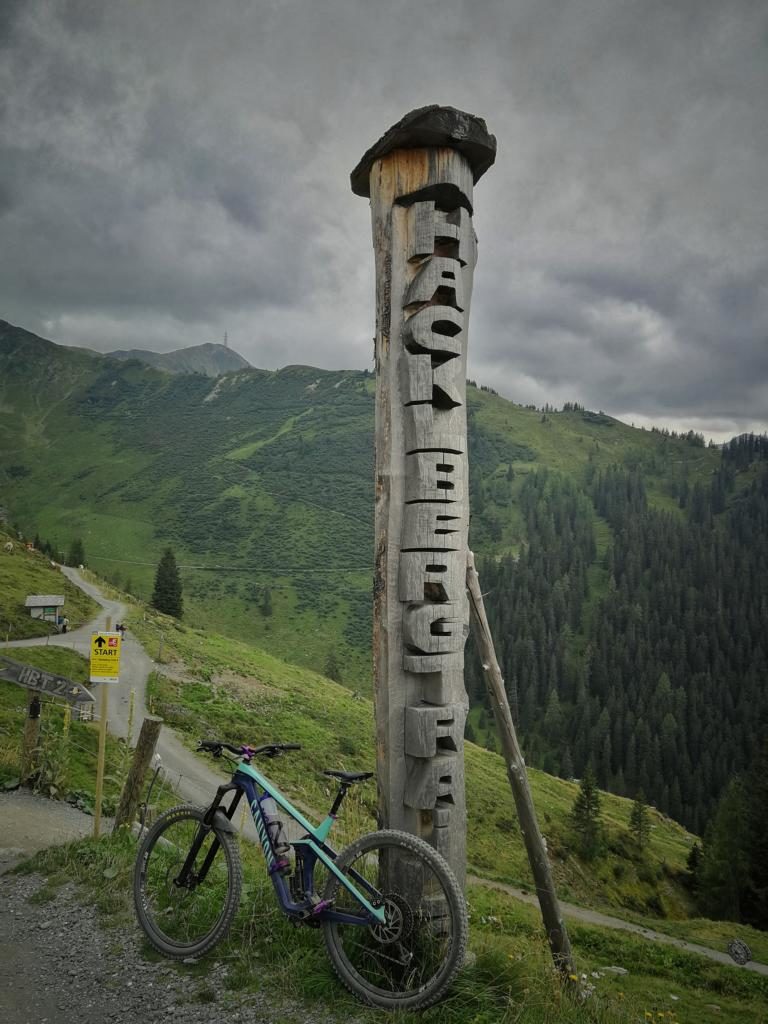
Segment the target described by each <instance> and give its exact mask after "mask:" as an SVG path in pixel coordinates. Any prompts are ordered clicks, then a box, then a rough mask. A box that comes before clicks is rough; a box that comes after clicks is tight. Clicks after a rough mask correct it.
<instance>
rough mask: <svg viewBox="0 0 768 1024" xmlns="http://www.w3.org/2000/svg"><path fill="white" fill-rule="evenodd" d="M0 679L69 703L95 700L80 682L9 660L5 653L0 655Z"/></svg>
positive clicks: (88, 702) (83, 702)
mask: <svg viewBox="0 0 768 1024" xmlns="http://www.w3.org/2000/svg"><path fill="white" fill-rule="evenodd" d="M0 679H6V680H8V682H10V683H18V685H19V686H24V687H26V688H27V689H28V690H37V691H38V692H39V693H46V694H48V696H50V697H63V698H64V699H65V700H68V701H69V702H70V703H71V704H92V703H93V701H94V700H95V698H94V696H93V694H92V693H91V692H90V691H89V690H86V688H85V687H84V686H83V685H82V684H81V683H74V682H72V680H71V679H67V678H66V677H65V676H57V675H55V674H54V673H53V672H45V671H43V669H40V668H35V667H34V666H33V665H27V664H24V663H22V662H19V661H11V659H10V658H6V657H5V655H0Z"/></svg>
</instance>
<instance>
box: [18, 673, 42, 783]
mask: <svg viewBox="0 0 768 1024" xmlns="http://www.w3.org/2000/svg"><path fill="white" fill-rule="evenodd" d="M39 737H40V698H39V697H38V695H37V694H36V693H33V694H32V696H31V697H30V700H29V708H28V710H27V717H26V719H25V721H24V735H23V736H22V740H21V781H22V782H26V781H27V780H28V779H29V777H30V776H31V775H32V774H33V773H34V770H35V751H36V750H37V743H38V739H39Z"/></svg>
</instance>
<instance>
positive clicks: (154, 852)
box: [133, 804, 242, 960]
mask: <svg viewBox="0 0 768 1024" xmlns="http://www.w3.org/2000/svg"><path fill="white" fill-rule="evenodd" d="M204 816H205V811H204V810H203V809H202V808H201V807H194V806H192V805H191V804H182V805H180V806H179V807H173V808H171V810H169V811H166V812H165V814H163V815H161V816H160V817H159V818H158V819H157V821H156V822H155V824H154V825H153V826H152V827H151V828H150V829H149V831H148V832H147V834H146V836H145V837H144V840H143V842H142V844H141V846H140V848H139V853H138V857H137V858H136V866H135V868H134V873H133V899H134V905H135V907H136V915H137V917H138V919H139V924H140V925H141V927H142V928H143V930H144V932H145V934H146V936H147V939H148V940H149V942H150V943H151V945H152V946H154V948H155V949H156V950H157V951H158V952H159V953H163V954H164V955H165V956H167V957H171V958H172V959H176V960H183V959H185V958H187V957H198V956H202V955H203V954H204V953H207V952H208V951H209V950H210V949H212V948H213V947H214V946H215V945H216V943H217V942H220V941H221V939H223V938H224V936H225V935H226V933H227V931H228V930H229V927H230V925H231V924H232V919H233V918H234V916H235V913H236V912H237V907H238V904H239V902H240V890H241V887H242V871H241V868H240V854H239V851H238V848H237V843H236V841H235V838H234V836H233V835H231V834H230V833H228V832H224V831H223V830H221V829H216V828H213V829H211V830H210V831H209V832H208V833H207V834H206V835H205V838H204V839H203V842H202V845H201V846H200V849H199V851H198V853H197V855H196V857H195V861H194V864H193V865H192V867H191V871H190V872H189V874H188V876H187V878H186V880H184V881H180V872H181V869H182V867H183V866H184V863H185V861H186V859H187V855H188V854H189V852H190V850H191V848H192V844H193V843H194V841H195V838H196V837H197V835H198V832H199V830H200V829H201V827H202V826H203V818H204ZM214 847H215V849H214ZM210 854H212V858H211V859H210V863H209V864H208V865H207V870H205V871H204V875H205V877H202V878H201V877H200V875H201V872H203V870H204V864H205V863H206V860H207V859H209V855H210Z"/></svg>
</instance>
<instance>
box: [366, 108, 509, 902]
mask: <svg viewBox="0 0 768 1024" xmlns="http://www.w3.org/2000/svg"><path fill="white" fill-rule="evenodd" d="M495 154H496V140H495V139H494V137H493V136H492V135H489V134H488V131H487V129H486V126H485V122H484V121H482V120H481V119H480V118H477V117H474V116H473V115H471V114H465V113H463V112H462V111H459V110H454V109H453V108H451V107H424V108H422V109H420V110H415V111H412V112H411V113H410V114H407V115H406V116H405V117H404V118H403V119H402V120H401V121H400V122H399V123H398V124H396V125H394V126H393V127H392V128H390V129H389V131H388V132H386V133H385V135H384V136H383V137H382V138H381V139H380V140H379V142H378V143H376V145H374V146H373V147H372V148H371V149H370V150H369V151H368V152H367V153H366V154H365V156H364V157H363V159H362V160H361V162H360V164H358V166H357V168H355V170H354V171H353V172H352V190H353V191H354V192H355V193H356V194H357V195H362V196H370V199H371V215H372V222H373V244H374V252H375V257H376V371H377V373H376V522H375V529H376V570H375V571H376V576H375V582H374V696H375V703H376V731H377V756H378V765H377V767H378V779H379V809H380V818H381V824H382V825H384V826H387V827H391V828H400V829H405V830H406V831H408V832H412V833H414V834H416V835H421V836H422V837H423V838H425V839H426V840H427V841H428V842H431V843H432V844H433V845H434V846H435V847H436V848H437V849H439V850H440V852H441V853H443V855H444V856H445V857H446V859H447V860H448V861H449V863H450V864H451V866H452V867H453V869H454V871H455V873H456V875H457V877H458V878H459V879H460V881H462V882H463V880H464V876H465V873H466V805H465V795H464V751H463V736H464V723H465V720H466V715H467V696H466V692H465V689H464V643H465V640H466V636H467V631H468V616H469V613H468V605H467V597H466V586H465V579H466V561H467V533H468V527H469V478H468V465H467V415H466V368H467V327H468V322H469V304H470V298H471V295H472V278H473V273H474V267H475V262H476V257H477V242H476V238H475V232H474V228H473V226H472V209H473V186H474V184H475V183H476V182H477V180H478V179H479V178H480V176H481V175H482V174H483V173H484V172H485V171H486V170H487V169H488V168H489V167H490V166H491V165H492V164H493V162H494V159H495Z"/></svg>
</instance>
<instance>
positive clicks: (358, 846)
mask: <svg viewBox="0 0 768 1024" xmlns="http://www.w3.org/2000/svg"><path fill="white" fill-rule="evenodd" d="M299 749H301V748H300V746H299V744H297V743H270V744H266V745H265V746H261V747H249V746H235V745H232V744H230V743H225V742H224V741H221V740H208V741H204V742H201V743H200V745H199V746H198V750H202V751H205V752H208V753H211V754H213V756H214V757H221V756H222V755H223V754H224V755H227V756H228V755H235V757H234V758H233V763H235V768H234V772H233V775H232V778H231V781H230V782H228V783H226V784H224V785H221V786H219V788H218V790H217V792H216V796H215V798H214V800H213V802H212V803H211V805H210V806H209V807H208V808H202V807H195V806H192V805H189V804H184V805H181V806H178V807H173V808H172V809H171V810H169V811H166V812H165V813H164V814H162V815H161V816H160V817H159V818H158V819H157V821H156V822H155V823H154V824H153V825H152V826H151V827H150V828H149V830H148V831H147V832H146V834H145V835H144V838H143V841H142V843H141V846H140V848H139V852H138V856H137V859H136V866H135V869H134V879H133V894H134V903H135V907H136V913H137V916H138V919H139V923H140V925H141V927H142V928H143V930H144V932H145V934H146V936H147V938H148V940H149V942H150V943H151V945H152V946H153V947H154V948H155V949H156V950H158V952H160V953H163V954H164V955H165V956H168V957H171V958H173V959H178V960H186V959H196V958H197V957H200V956H202V955H203V954H205V953H208V952H209V951H210V950H211V949H213V947H214V946H215V945H216V944H217V943H218V942H220V941H221V940H222V939H223V938H224V936H225V935H226V933H227V931H228V930H229V927H230V925H231V924H232V921H233V919H234V917H235V914H236V912H237V908H238V904H239V900H240V892H241V885H242V870H241V862H240V853H239V848H238V843H237V839H236V833H237V830H236V828H235V826H234V824H233V822H232V818H233V815H234V814H235V811H236V810H237V807H238V805H239V804H240V801H241V799H242V798H243V797H245V799H246V801H247V803H248V806H249V808H250V810H251V815H252V817H253V823H254V825H255V827H256V833H257V835H258V839H259V843H260V845H261V848H262V850H263V853H264V857H265V860H266V864H267V870H268V872H269V877H270V879H271V881H272V884H273V886H274V890H275V894H276V896H277V900H278V903H279V905H280V907H281V909H282V911H283V913H284V914H285V915H286V916H287V917H288V918H289V919H290V920H291V921H292V922H293V923H294V924H297V925H304V926H309V927H316V928H321V929H322V932H323V939H324V941H325V947H326V951H327V953H328V956H329V957H330V960H331V963H332V965H333V968H334V970H335V971H336V974H337V975H338V976H339V978H340V980H341V981H342V983H343V984H344V985H345V986H346V988H348V989H349V990H350V991H351V992H352V993H353V994H354V995H355V996H357V998H358V999H360V1000H361V1001H362V1002H364V1003H368V1004H370V1005H373V1006H378V1007H381V1008H383V1009H388V1010H394V1009H400V1008H401V1009H417V1008H424V1007H426V1006H431V1005H432V1004H433V1003H435V1002H437V1001H438V1000H439V999H440V998H441V997H442V996H443V995H444V994H445V993H446V991H447V990H448V987H449V986H450V984H451V982H452V981H453V979H454V977H455V975H456V973H457V972H458V970H459V969H460V968H461V966H462V964H463V962H464V956H465V951H466V944H467V910H466V904H465V902H464V896H463V894H462V892H461V889H460V888H459V885H458V882H457V881H456V878H455V876H454V874H453V872H452V871H451V869H450V867H449V866H448V864H447V863H446V862H445V860H444V859H443V857H441V856H440V854H439V853H437V851H436V850H434V849H433V848H432V847H431V846H429V844H428V843H426V842H424V840H423V839H420V838H418V837H417V836H412V835H409V834H408V833H406V832H399V831H395V830H391V829H387V830H382V831H378V832H371V833H369V834H367V835H364V836H361V837H360V838H359V839H356V840H355V841H354V842H352V843H351V844H350V845H349V846H347V847H346V848H345V849H344V850H342V851H341V852H340V853H337V852H336V851H335V850H334V849H333V848H332V847H331V846H330V845H329V844H328V842H327V839H328V835H329V833H330V831H331V828H332V827H333V823H334V821H335V820H336V818H337V816H338V813H339V809H340V807H341V804H342V802H343V800H344V798H345V796H346V795H347V793H348V791H349V789H350V788H351V787H352V786H354V785H356V784H358V783H362V782H364V781H365V780H366V779H370V778H371V777H372V773H371V772H346V771H332V770H327V771H325V772H324V774H325V775H327V776H329V777H331V778H333V779H335V780H337V782H338V783H339V788H338V792H337V793H336V796H335V799H334V800H333V804H332V806H331V808H330V810H329V812H328V814H327V816H326V817H325V819H324V820H323V821H322V822H321V823H320V824H319V825H312V824H311V823H310V822H309V821H308V820H307V819H306V818H305V817H304V816H303V815H302V814H301V812H300V811H299V810H297V809H296V808H295V807H294V806H293V805H292V804H291V802H290V801H289V800H288V799H287V797H285V796H284V795H283V794H282V793H281V792H280V790H279V789H278V788H277V787H276V786H275V785H274V784H273V783H272V782H270V780H269V779H268V778H267V777H266V776H265V775H262V774H261V772H259V771H257V769H256V768H255V767H254V766H253V765H252V764H251V762H252V761H253V760H254V759H255V758H256V757H258V756H263V757H268V758H274V757H278V756H280V755H282V754H283V753H284V752H285V751H289V750H299ZM230 794H231V799H229V797H230ZM225 802H226V803H227V806H224V804H225ZM279 809H282V811H283V812H285V813H286V814H287V815H288V816H289V817H290V818H291V819H293V821H294V822H296V823H297V824H298V826H299V828H298V829H297V830H296V831H297V832H299V831H303V834H302V835H301V837H300V838H298V839H294V840H293V841H291V842H290V843H289V842H288V841H287V840H286V838H285V831H284V828H283V822H282V821H281V820H280V817H279V814H280V810H279ZM316 869H319V871H318V873H319V874H321V875H323V876H324V883H322V884H321V887H322V890H323V891H322V892H317V891H316V889H315V884H316V880H315V871H316Z"/></svg>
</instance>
